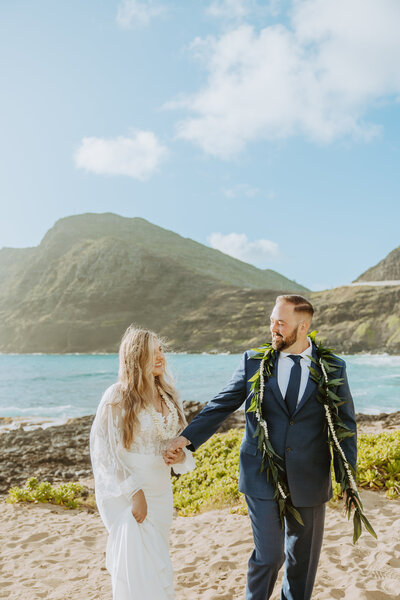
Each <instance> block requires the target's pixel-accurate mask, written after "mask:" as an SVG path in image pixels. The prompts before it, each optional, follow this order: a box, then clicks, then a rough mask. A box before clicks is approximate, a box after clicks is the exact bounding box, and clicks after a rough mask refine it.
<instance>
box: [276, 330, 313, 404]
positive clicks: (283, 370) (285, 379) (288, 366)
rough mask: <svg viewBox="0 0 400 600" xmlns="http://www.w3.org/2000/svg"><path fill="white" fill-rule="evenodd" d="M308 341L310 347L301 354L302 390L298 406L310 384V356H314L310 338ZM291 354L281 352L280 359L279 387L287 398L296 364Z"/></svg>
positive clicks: (300, 390)
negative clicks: (293, 368)
mask: <svg viewBox="0 0 400 600" xmlns="http://www.w3.org/2000/svg"><path fill="white" fill-rule="evenodd" d="M307 339H308V343H309V346H308V348H306V349H305V350H304V352H302V353H301V354H299V355H298V356H301V360H300V366H301V380H300V388H299V396H298V398H297V404H298V403H299V402H300V400H301V398H302V397H303V394H304V391H305V389H306V385H307V382H308V377H309V375H310V370H309V368H308V367H310V366H311V359H310V356H311V355H312V342H311V340H310V338H307ZM289 356H290V354H288V353H287V352H279V359H278V385H279V389H280V391H281V394H282V397H283V398H284V397H285V396H286V390H287V387H288V385H289V378H290V371H291V370H292V367H293V365H294V362H293V360H292V359H291V358H289Z"/></svg>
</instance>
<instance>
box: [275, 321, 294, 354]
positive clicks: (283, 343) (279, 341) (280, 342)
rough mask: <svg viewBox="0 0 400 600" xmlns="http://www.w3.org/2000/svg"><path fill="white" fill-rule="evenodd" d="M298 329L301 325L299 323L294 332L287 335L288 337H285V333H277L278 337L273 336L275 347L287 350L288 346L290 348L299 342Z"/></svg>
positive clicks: (279, 349)
mask: <svg viewBox="0 0 400 600" xmlns="http://www.w3.org/2000/svg"><path fill="white" fill-rule="evenodd" d="M298 329H299V326H298V325H297V327H296V329H293V331H292V333H291V334H290V335H287V336H286V337H283V335H280V334H278V333H276V334H275V336H276V337H273V338H272V347H273V349H274V350H278V352H280V351H281V350H285V349H286V348H289V347H290V346H291V345H292V344H294V343H295V342H297V331H298Z"/></svg>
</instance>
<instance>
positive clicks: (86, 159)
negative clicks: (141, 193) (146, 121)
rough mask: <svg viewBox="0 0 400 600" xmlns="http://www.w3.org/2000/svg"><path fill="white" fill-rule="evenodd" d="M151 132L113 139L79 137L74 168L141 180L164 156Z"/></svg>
mask: <svg viewBox="0 0 400 600" xmlns="http://www.w3.org/2000/svg"><path fill="white" fill-rule="evenodd" d="M166 155H167V149H166V148H165V146H163V145H162V144H161V143H160V142H159V141H158V139H157V138H156V136H155V135H154V133H153V132H151V131H137V132H134V133H133V134H132V135H131V136H130V137H123V136H119V137H117V138H115V139H103V138H96V137H85V138H83V140H82V142H81V145H80V147H79V148H78V150H77V151H76V153H75V156H74V159H75V164H76V166H77V167H79V168H81V169H86V171H91V172H92V173H97V174H102V175H127V176H128V177H133V178H134V179H140V180H141V181H145V180H146V179H148V178H149V177H150V175H152V174H153V173H154V171H156V170H157V168H158V166H159V164H160V163H161V161H162V160H163V159H164V158H165V157H166Z"/></svg>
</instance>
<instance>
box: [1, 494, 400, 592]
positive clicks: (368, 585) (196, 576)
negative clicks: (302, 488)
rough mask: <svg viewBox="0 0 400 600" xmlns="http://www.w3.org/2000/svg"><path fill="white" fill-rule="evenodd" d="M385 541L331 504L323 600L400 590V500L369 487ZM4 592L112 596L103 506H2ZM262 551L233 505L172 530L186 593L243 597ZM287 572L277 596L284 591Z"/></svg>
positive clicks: (370, 505) (319, 588) (179, 580)
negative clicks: (254, 556) (358, 532)
mask: <svg viewBox="0 0 400 600" xmlns="http://www.w3.org/2000/svg"><path fill="white" fill-rule="evenodd" d="M362 499H363V501H364V504H365V508H366V512H367V514H368V515H369V516H370V518H371V521H372V522H373V524H374V527H375V529H376V531H377V533H378V540H374V539H373V538H372V537H371V536H369V535H368V534H363V535H362V537H361V539H360V540H359V542H358V544H357V545H356V546H353V544H352V542H351V533H352V527H351V524H349V523H348V522H347V519H346V518H345V517H344V516H343V514H342V512H341V510H340V508H332V507H328V511H327V520H326V532H325V538H324V545H323V550H322V555H321V561H320V566H319V571H318V575H317V582H316V585H315V589H314V595H313V599H314V600H332V599H344V600H393V599H394V598H397V597H398V593H399V589H400V500H393V501H389V500H387V499H386V498H385V497H384V495H383V494H380V493H375V492H363V493H362ZM0 531H1V534H0V548H1V561H0V598H4V599H8V600H22V599H24V600H39V599H42V598H46V599H48V600H67V599H68V600H111V597H112V596H111V585H110V578H109V575H108V573H107V571H106V570H105V566H104V550H105V544H106V532H105V529H104V527H103V524H102V522H101V520H100V517H99V516H98V514H97V513H92V514H89V513H87V512H82V511H77V510H72V511H68V510H65V509H62V508H59V507H54V506H50V505H7V504H1V505H0ZM251 550H252V536H251V530H250V523H249V519H248V517H245V516H238V515H234V514H230V512H229V510H221V511H212V512H208V513H204V514H202V515H198V516H195V517H186V518H184V517H176V518H174V521H173V526H172V530H171V553H172V560H173V564H174V570H175V598H176V600H239V599H242V598H243V597H244V586H245V576H246V564H247V560H248V557H249V555H250V552H251ZM281 578H282V573H281V576H280V578H279V580H278V584H277V586H276V589H275V592H274V595H273V597H272V598H273V600H278V598H279V589H280V581H281Z"/></svg>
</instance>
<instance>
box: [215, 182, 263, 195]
mask: <svg viewBox="0 0 400 600" xmlns="http://www.w3.org/2000/svg"><path fill="white" fill-rule="evenodd" d="M223 193H224V196H226V197H227V198H243V197H245V198H254V197H255V196H258V195H259V193H260V190H259V189H258V188H256V187H252V186H251V185H249V184H248V183H238V184H237V185H235V186H234V187H231V188H225V189H224V190H223Z"/></svg>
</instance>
